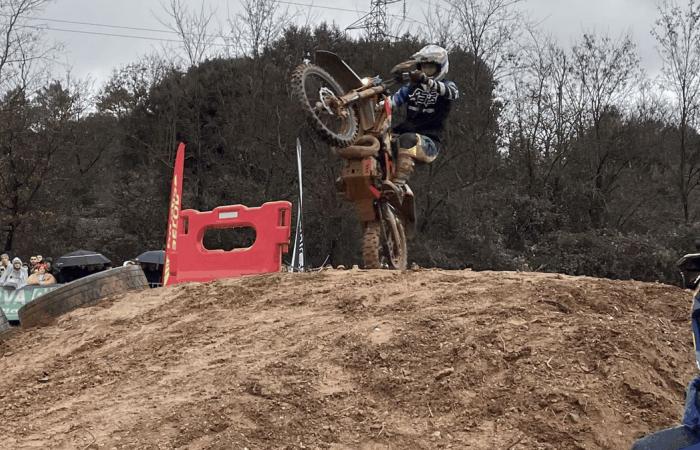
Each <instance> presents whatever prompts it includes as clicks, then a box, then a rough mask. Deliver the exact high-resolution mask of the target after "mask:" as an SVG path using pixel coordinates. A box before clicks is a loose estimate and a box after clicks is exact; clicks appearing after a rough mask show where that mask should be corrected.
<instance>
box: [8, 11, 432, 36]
mask: <svg viewBox="0 0 700 450" xmlns="http://www.w3.org/2000/svg"><path fill="white" fill-rule="evenodd" d="M277 2H278V3H282V4H286V5H293V6H301V7H305V8H318V9H328V10H333V11H343V12H354V13H358V14H368V13H369V11H363V10H357V9H349V8H339V7H335V6H325V5H314V4H312V3H301V2H295V1H288V0H277ZM387 16H388V17H396V18H401V19H403V20H407V21H410V22H414V23H418V24H422V25H426V24H425V23H424V22H421V21H419V20H416V19H413V18H411V17H404V16H401V15H397V14H387ZM0 17H10V16H8V15H6V14H0ZM25 19H26V20H33V21H43V22H54V23H64V24H71V25H83V26H92V27H101V28H111V29H116V30H131V31H146V32H151V33H165V34H172V35H176V36H179V35H180V33H178V32H176V31H173V30H165V29H157V28H146V27H131V26H125V25H112V24H105V23H98V22H86V21H77V20H67V19H55V18H51V17H26V18H25ZM21 27H24V28H31V29H35V30H42V31H43V30H45V31H58V32H63V33H77V34H85V35H93V36H107V37H118V38H125V39H139V40H148V41H156V42H170V43H181V40H177V39H167V38H161V37H153V36H142V35H135V34H121V33H108V32H101V31H88V30H77V29H73V28H57V27H52V26H46V25H41V26H40V25H21ZM211 37H215V36H205V38H211ZM212 45H215V46H220V47H227V45H226V44H212Z"/></svg>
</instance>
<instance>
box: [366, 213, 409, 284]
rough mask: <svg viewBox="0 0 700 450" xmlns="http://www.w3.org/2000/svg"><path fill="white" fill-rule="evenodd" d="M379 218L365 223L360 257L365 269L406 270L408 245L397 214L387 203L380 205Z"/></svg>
mask: <svg viewBox="0 0 700 450" xmlns="http://www.w3.org/2000/svg"><path fill="white" fill-rule="evenodd" d="M381 216H382V217H381V220H374V221H372V222H367V223H365V232H364V235H363V237H362V259H363V261H364V265H365V269H395V270H406V267H407V266H408V246H407V244H406V231H405V229H404V224H403V222H402V220H401V218H400V216H399V215H397V214H396V213H395V212H394V210H393V208H392V207H391V206H389V205H388V204H384V205H382V214H381Z"/></svg>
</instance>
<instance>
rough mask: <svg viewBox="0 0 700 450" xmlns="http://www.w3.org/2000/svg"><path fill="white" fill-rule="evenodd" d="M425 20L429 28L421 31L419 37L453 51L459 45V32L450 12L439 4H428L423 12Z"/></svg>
mask: <svg viewBox="0 0 700 450" xmlns="http://www.w3.org/2000/svg"><path fill="white" fill-rule="evenodd" d="M423 18H424V19H425V23H426V25H427V26H425V27H422V28H420V29H419V36H421V37H423V38H424V39H425V40H426V41H428V42H431V43H433V44H437V45H439V46H441V47H444V48H446V49H447V50H452V48H454V46H455V45H456V43H457V36H456V34H457V31H456V29H455V22H454V20H453V18H452V15H451V14H450V10H449V9H445V8H442V7H441V6H440V4H438V3H437V2H436V3H432V2H428V7H427V9H425V10H423Z"/></svg>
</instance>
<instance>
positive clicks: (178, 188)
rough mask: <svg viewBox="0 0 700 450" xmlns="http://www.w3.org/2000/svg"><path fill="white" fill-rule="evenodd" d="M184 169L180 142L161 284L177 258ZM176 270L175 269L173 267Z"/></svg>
mask: <svg viewBox="0 0 700 450" xmlns="http://www.w3.org/2000/svg"><path fill="white" fill-rule="evenodd" d="M184 171H185V143H184V142H181V143H180V145H179V146H178V148H177V155H176V156H175V173H174V175H173V185H172V190H171V193H170V207H169V211H168V235H167V237H166V240H165V267H164V268H163V286H167V285H168V281H169V280H170V271H171V269H173V262H174V260H177V256H176V253H177V226H178V221H179V220H180V211H181V208H182V179H183V174H184ZM175 271H177V269H175Z"/></svg>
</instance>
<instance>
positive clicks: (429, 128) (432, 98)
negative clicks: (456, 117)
mask: <svg viewBox="0 0 700 450" xmlns="http://www.w3.org/2000/svg"><path fill="white" fill-rule="evenodd" d="M458 98H459V90H458V89H457V85H456V84H455V83H454V82H452V81H446V80H445V81H434V80H428V83H426V84H420V85H406V86H403V87H402V88H401V89H399V91H398V92H397V93H396V94H394V95H393V97H392V98H391V104H392V106H393V107H395V108H397V107H400V106H402V105H404V104H405V105H407V106H406V107H407V114H406V121H404V122H403V123H401V124H399V125H397V126H395V127H394V132H395V133H399V134H401V133H418V134H423V135H425V136H428V137H429V138H431V139H433V140H434V141H436V142H440V140H441V137H442V130H443V128H444V126H445V119H446V118H447V116H448V114H449V113H450V109H451V108H452V102H453V101H454V100H457V99H458Z"/></svg>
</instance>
